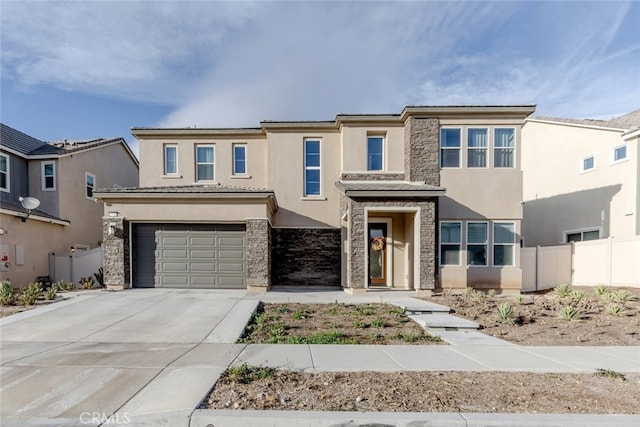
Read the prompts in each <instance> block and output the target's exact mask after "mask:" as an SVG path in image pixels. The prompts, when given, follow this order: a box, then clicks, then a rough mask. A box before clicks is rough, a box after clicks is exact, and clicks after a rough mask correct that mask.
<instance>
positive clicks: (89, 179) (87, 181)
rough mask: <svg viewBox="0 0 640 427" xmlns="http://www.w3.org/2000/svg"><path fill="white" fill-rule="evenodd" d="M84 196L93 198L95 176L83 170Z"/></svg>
mask: <svg viewBox="0 0 640 427" xmlns="http://www.w3.org/2000/svg"><path fill="white" fill-rule="evenodd" d="M84 188H85V193H84V194H85V196H86V197H87V198H89V199H92V200H93V190H94V189H95V188H96V176H95V175H93V174H90V173H89V172H85V174H84Z"/></svg>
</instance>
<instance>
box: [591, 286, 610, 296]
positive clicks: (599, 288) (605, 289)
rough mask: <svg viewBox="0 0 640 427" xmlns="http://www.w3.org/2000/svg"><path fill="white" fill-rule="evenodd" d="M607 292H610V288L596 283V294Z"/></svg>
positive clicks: (600, 294)
mask: <svg viewBox="0 0 640 427" xmlns="http://www.w3.org/2000/svg"><path fill="white" fill-rule="evenodd" d="M609 292H611V288H610V287H608V286H607V285H605V284H600V285H597V286H596V288H595V293H596V295H598V296H602V295H604V294H608V293H609Z"/></svg>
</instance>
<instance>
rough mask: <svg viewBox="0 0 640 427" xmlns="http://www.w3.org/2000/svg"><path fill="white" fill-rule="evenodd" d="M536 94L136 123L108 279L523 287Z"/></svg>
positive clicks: (103, 193) (113, 225)
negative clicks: (525, 158) (128, 184)
mask: <svg viewBox="0 0 640 427" xmlns="http://www.w3.org/2000/svg"><path fill="white" fill-rule="evenodd" d="M533 111H534V107H533V106H529V105H524V106H458V107H432V106H417V107H413V106H410V107H405V108H404V109H403V110H402V111H401V112H400V113H397V114H355V115H350V114H339V115H337V116H336V118H335V119H334V120H330V121H305V122H272V121H265V122H262V123H261V125H260V127H258V128H250V129H247V128H233V129H224V128H217V129H200V128H181V129H157V128H134V129H133V135H134V136H135V137H136V138H137V139H138V141H139V143H140V186H139V187H135V188H122V189H116V188H105V189H101V190H98V191H96V192H95V193H94V194H95V196H96V197H97V198H99V199H100V200H102V201H103V202H104V206H105V213H104V215H105V217H104V223H103V229H104V242H105V243H104V249H105V281H106V283H107V285H108V287H111V288H116V289H122V288H128V287H177V288H249V289H253V288H258V289H264V288H269V287H270V286H271V285H333V286H342V287H343V288H344V289H345V290H347V291H349V292H363V291H366V290H370V289H380V288H390V289H410V290H416V291H419V292H425V293H428V292H431V291H433V290H434V289H438V288H464V287H467V286H474V287H481V288H482V287H485V288H498V289H503V290H515V291H517V290H519V289H520V287H521V282H522V271H521V269H520V258H519V245H518V242H519V236H520V232H521V220H522V205H521V202H522V200H523V199H522V179H523V178H522V171H521V160H520V153H521V139H522V137H521V127H522V124H523V122H524V119H525V118H526V117H527V116H528V115H530V114H531V113H532V112H533Z"/></svg>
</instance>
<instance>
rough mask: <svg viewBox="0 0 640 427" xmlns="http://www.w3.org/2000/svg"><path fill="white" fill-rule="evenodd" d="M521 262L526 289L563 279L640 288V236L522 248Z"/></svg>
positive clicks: (558, 281) (545, 285)
mask: <svg viewBox="0 0 640 427" xmlns="http://www.w3.org/2000/svg"><path fill="white" fill-rule="evenodd" d="M520 265H521V266H522V291H523V292H530V291H536V290H543V289H550V288H553V287H555V286H557V285H558V284H560V283H569V284H572V285H575V286H593V285H598V284H601V283H603V284H606V285H610V286H629V287H637V288H640V236H636V237H635V238H630V239H616V238H614V237H609V238H607V239H600V240H590V241H587V242H576V243H571V244H566V245H559V246H538V247H535V248H522V249H521V250H520Z"/></svg>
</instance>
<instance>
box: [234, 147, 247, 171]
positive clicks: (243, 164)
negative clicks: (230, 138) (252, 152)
mask: <svg viewBox="0 0 640 427" xmlns="http://www.w3.org/2000/svg"><path fill="white" fill-rule="evenodd" d="M246 173H247V146H246V145H245V144H234V146H233V174H234V175H246Z"/></svg>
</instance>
